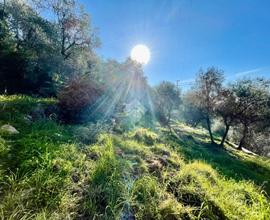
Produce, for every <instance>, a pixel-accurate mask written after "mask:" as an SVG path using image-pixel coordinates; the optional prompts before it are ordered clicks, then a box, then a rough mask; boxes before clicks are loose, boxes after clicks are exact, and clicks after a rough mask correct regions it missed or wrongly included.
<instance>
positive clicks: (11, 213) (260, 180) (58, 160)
mask: <svg viewBox="0 0 270 220" xmlns="http://www.w3.org/2000/svg"><path fill="white" fill-rule="evenodd" d="M40 104H42V105H44V106H47V107H48V106H50V105H55V104H56V103H55V100H53V99H36V98H30V97H27V96H1V114H0V115H1V116H0V121H1V125H2V124H5V123H12V124H13V125H14V126H16V127H17V129H18V131H19V132H20V133H19V134H16V135H8V134H3V133H2V134H1V136H2V139H1V142H0V143H1V145H0V146H1V148H0V149H1V154H0V155H1V166H0V168H1V172H0V173H1V178H0V179H1V203H0V215H1V218H3V219H6V218H10V219H33V218H34V219H63V218H72V219H73V218H74V219H76V218H89V219H93V218H96V219H125V218H128V217H130V218H134V217H136V219H146V218H147V219H181V218H183V219H195V218H210V219H217V218H219V219H226V218H228V219H239V218H241V219H267V217H268V216H269V215H270V206H269V203H268V199H269V197H268V195H269V192H270V185H269V183H266V182H265V180H267V179H269V178H270V167H269V159H266V158H262V157H258V156H253V155H247V154H245V153H241V152H239V151H237V150H234V149H233V148H231V146H229V145H227V144H226V145H225V147H226V150H225V149H222V148H216V147H213V146H212V145H210V144H209V138H208V136H207V133H206V131H205V130H200V129H193V128H190V127H188V126H186V125H183V124H181V123H180V124H173V128H174V130H175V131H176V132H177V133H178V136H176V135H175V134H172V133H171V132H170V131H169V130H166V129H165V130H157V131H156V132H154V131H150V130H147V129H142V128H139V129H138V130H134V132H132V133H130V134H129V135H125V134H116V133H114V132H113V133H108V132H106V133H107V134H102V131H100V132H99V133H100V135H99V138H97V140H96V141H95V142H94V143H92V144H90V145H89V144H84V143H83V142H81V141H79V140H78V139H77V138H76V133H75V132H74V128H75V127H77V125H72V126H70V125H59V124H58V123H57V122H55V121H54V120H53V119H51V118H50V117H49V116H45V117H44V118H41V119H36V120H33V121H28V120H27V119H26V118H25V115H27V114H29V113H31V112H35V111H36V108H38V106H39V105H40ZM73 127H74V128H73ZM254 168H256V169H254Z"/></svg>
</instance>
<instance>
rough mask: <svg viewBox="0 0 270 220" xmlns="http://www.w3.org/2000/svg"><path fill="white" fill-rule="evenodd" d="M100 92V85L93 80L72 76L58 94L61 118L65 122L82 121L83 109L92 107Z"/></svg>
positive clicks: (101, 91) (101, 92)
mask: <svg viewBox="0 0 270 220" xmlns="http://www.w3.org/2000/svg"><path fill="white" fill-rule="evenodd" d="M102 94H103V89H102V87H101V86H100V85H99V84H98V83H97V82H95V81H94V80H91V79H89V78H87V77H75V78H72V79H71V80H70V81H69V82H68V83H67V85H66V86H65V87H64V88H63V89H62V90H61V91H60V92H59V94H58V99H59V107H60V114H61V119H62V120H63V121H65V122H80V121H82V119H84V118H83V113H84V112H85V110H86V109H89V108H90V107H94V105H95V104H97V101H98V99H99V98H100V97H101V95H102Z"/></svg>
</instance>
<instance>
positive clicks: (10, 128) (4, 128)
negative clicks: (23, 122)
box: [1, 125, 20, 134]
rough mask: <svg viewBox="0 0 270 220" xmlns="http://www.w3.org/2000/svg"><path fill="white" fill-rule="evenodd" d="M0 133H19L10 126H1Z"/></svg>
mask: <svg viewBox="0 0 270 220" xmlns="http://www.w3.org/2000/svg"><path fill="white" fill-rule="evenodd" d="M1 131H3V132H5V133H8V134H19V133H20V132H19V131H17V129H16V128H14V127H13V126H11V125H3V126H2V127H1Z"/></svg>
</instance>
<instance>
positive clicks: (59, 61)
mask: <svg viewBox="0 0 270 220" xmlns="http://www.w3.org/2000/svg"><path fill="white" fill-rule="evenodd" d="M36 2H37V1H33V4H29V3H28V2H27V1H16V0H10V1H4V2H3V3H2V2H1V3H0V10H1V15H2V16H1V19H0V24H1V30H3V31H2V32H1V38H0V48H1V50H0V64H1V65H0V66H1V67H0V82H1V83H0V92H1V93H4V92H6V93H8V94H14V93H24V94H38V95H41V96H55V94H56V90H57V88H58V86H60V85H61V84H62V83H63V82H65V81H66V79H67V78H69V77H70V75H72V74H73V73H74V72H76V71H78V72H82V73H86V72H89V71H90V69H91V68H92V66H93V64H94V62H95V61H94V60H95V58H94V57H95V55H94V51H93V49H94V48H96V47H97V46H98V39H97V37H96V34H95V33H94V31H93V30H92V28H91V26H90V20H89V16H88V14H86V13H85V12H84V11H81V12H80V13H79V14H78V5H77V4H76V3H75V1H39V3H41V4H34V3H36ZM49 2H54V4H53V5H51V4H49ZM43 3H44V4H45V3H46V4H45V5H46V6H47V5H50V7H49V6H48V7H47V8H48V10H49V11H48V14H52V15H53V14H56V15H57V17H58V20H57V21H53V20H48V19H47V18H44V17H42V16H41V14H39V13H38V8H39V7H40V5H43ZM53 17H54V16H51V18H53ZM14 63H16V65H14Z"/></svg>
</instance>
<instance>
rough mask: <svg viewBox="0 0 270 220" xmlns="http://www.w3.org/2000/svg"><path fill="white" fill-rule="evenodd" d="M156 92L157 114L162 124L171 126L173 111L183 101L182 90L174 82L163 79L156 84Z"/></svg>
mask: <svg viewBox="0 0 270 220" xmlns="http://www.w3.org/2000/svg"><path fill="white" fill-rule="evenodd" d="M155 92H156V96H155V100H154V103H155V111H156V116H157V118H158V120H159V121H160V122H161V124H163V125H166V126H169V127H170V123H171V119H172V117H173V115H172V113H173V111H174V110H177V109H178V108H179V105H180V103H181V99H180V90H179V89H178V88H177V87H176V86H175V85H174V84H173V83H170V82H166V81H163V82H161V83H160V84H159V85H157V86H156V88H155Z"/></svg>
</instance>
